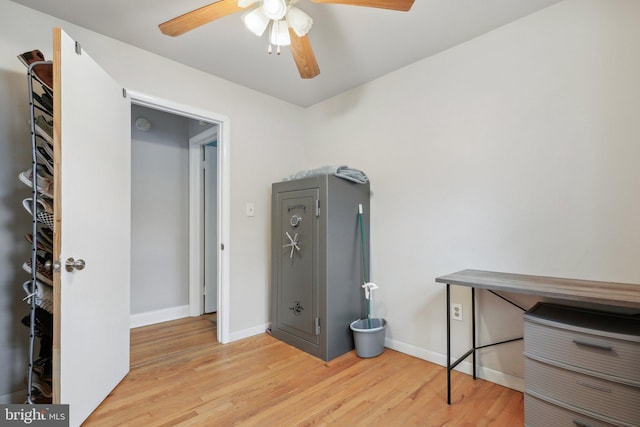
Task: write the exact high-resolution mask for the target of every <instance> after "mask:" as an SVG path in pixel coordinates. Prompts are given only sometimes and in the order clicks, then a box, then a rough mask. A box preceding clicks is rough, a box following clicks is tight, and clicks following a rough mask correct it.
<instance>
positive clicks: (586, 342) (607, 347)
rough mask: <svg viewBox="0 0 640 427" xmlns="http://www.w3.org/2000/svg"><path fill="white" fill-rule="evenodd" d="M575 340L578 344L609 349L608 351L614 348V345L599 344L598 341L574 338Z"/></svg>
mask: <svg viewBox="0 0 640 427" xmlns="http://www.w3.org/2000/svg"><path fill="white" fill-rule="evenodd" d="M573 342H574V343H575V344H577V345H583V346H585V347H593V348H598V349H600V350H607V351H611V350H613V347H611V346H610V345H606V344H598V343H594V342H589V341H582V340H573Z"/></svg>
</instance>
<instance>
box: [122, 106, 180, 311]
mask: <svg viewBox="0 0 640 427" xmlns="http://www.w3.org/2000/svg"><path fill="white" fill-rule="evenodd" d="M138 117H145V118H147V119H148V120H149V122H150V123H151V128H150V129H149V130H148V131H146V132H143V131H141V130H139V129H137V128H136V126H135V121H136V119H137V118H138ZM131 123H132V124H133V126H132V130H131V314H139V313H146V312H150V311H155V310H162V309H170V308H175V307H180V306H185V305H188V304H189V119H187V118H186V117H182V116H176V115H174V114H169V113H165V112H161V111H157V110H152V109H149V108H145V107H141V106H138V105H133V106H132V108H131Z"/></svg>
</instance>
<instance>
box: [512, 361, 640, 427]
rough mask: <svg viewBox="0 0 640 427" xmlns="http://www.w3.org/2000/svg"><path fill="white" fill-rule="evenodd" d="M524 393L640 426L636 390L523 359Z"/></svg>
mask: <svg viewBox="0 0 640 427" xmlns="http://www.w3.org/2000/svg"><path fill="white" fill-rule="evenodd" d="M524 369H525V391H526V392H531V393H532V394H534V395H535V394H537V395H541V396H545V397H548V398H549V400H552V401H557V402H561V403H565V404H568V405H571V406H573V407H575V408H577V410H578V411H580V412H582V411H589V412H592V413H595V414H600V415H603V416H604V417H607V418H611V419H615V420H620V421H622V422H624V423H627V424H628V425H634V426H639V425H640V388H638V387H632V386H628V385H624V384H619V383H614V382H611V381H607V380H603V379H600V378H595V377H592V376H589V375H584V374H581V373H578V372H572V371H569V370H566V369H562V368H558V367H556V366H553V365H548V364H546V363H541V362H538V361H536V360H532V359H529V358H525V361H524Z"/></svg>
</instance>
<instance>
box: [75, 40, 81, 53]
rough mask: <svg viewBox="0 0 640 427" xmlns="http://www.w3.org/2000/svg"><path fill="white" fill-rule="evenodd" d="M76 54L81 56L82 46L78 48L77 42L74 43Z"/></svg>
mask: <svg viewBox="0 0 640 427" xmlns="http://www.w3.org/2000/svg"><path fill="white" fill-rule="evenodd" d="M76 54H77V55H82V46H80V43H78V42H76Z"/></svg>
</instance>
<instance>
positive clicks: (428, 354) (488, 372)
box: [384, 338, 524, 391]
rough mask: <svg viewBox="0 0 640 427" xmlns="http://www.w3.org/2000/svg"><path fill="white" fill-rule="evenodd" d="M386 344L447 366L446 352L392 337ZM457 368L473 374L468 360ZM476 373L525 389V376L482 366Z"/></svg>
mask: <svg viewBox="0 0 640 427" xmlns="http://www.w3.org/2000/svg"><path fill="white" fill-rule="evenodd" d="M384 345H385V347H387V348H390V349H392V350H396V351H399V352H401V353H405V354H408V355H410V356H413V357H417V358H418V359H422V360H426V361H427V362H431V363H435V364H437V365H440V366H447V355H446V354H440V353H436V352H434V351H429V350H425V349H423V348H420V347H416V346H414V345H411V344H406V343H403V342H400V341H396V340H393V339H391V338H385V340H384ZM455 370H456V371H460V372H462V373H465V374H467V375H473V365H472V364H471V363H470V362H467V361H463V362H460V364H459V365H458V366H457V367H456V368H455ZM476 375H477V377H478V378H482V379H483V380H487V381H490V382H492V383H495V384H500V385H501V386H503V387H507V388H510V389H513V390H517V391H524V379H523V378H518V377H514V376H513V375H509V374H505V373H504V372H500V371H496V370H495V369H490V368H485V367H482V366H477V369H476Z"/></svg>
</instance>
